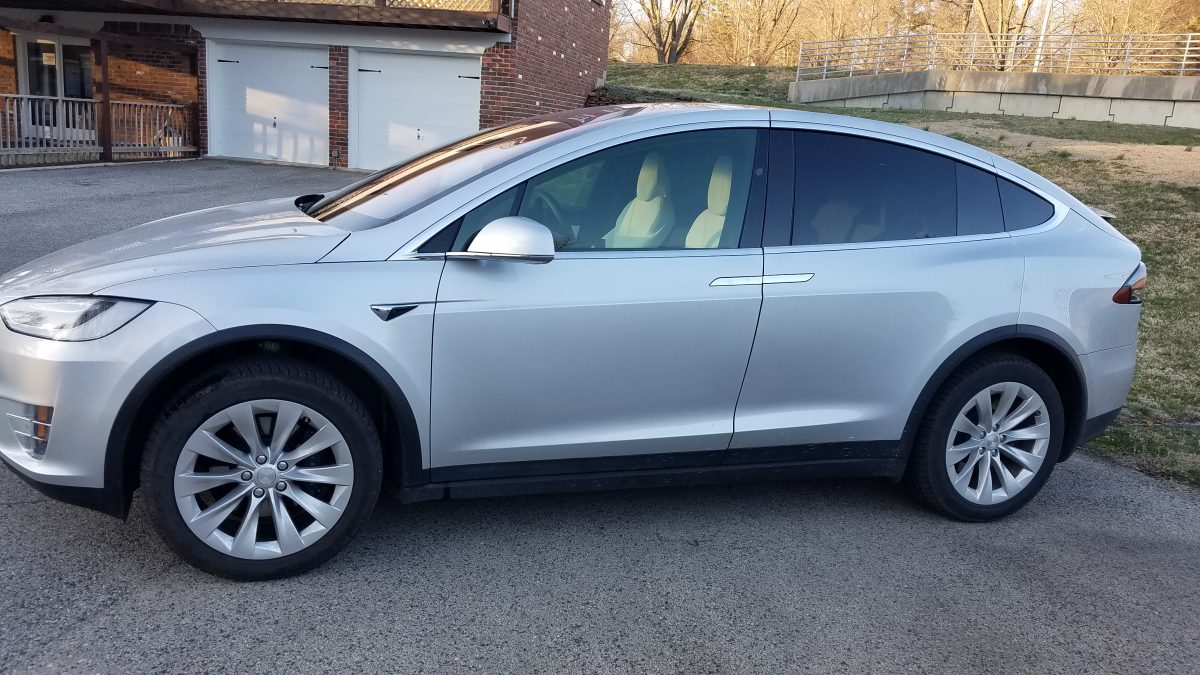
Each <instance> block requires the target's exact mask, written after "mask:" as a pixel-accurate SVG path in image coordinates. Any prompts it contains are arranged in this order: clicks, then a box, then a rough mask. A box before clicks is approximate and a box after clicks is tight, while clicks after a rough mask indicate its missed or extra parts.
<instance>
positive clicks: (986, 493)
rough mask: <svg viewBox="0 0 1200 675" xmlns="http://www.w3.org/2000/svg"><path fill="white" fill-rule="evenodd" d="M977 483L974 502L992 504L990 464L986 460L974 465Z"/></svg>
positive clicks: (989, 461) (988, 460)
mask: <svg viewBox="0 0 1200 675" xmlns="http://www.w3.org/2000/svg"><path fill="white" fill-rule="evenodd" d="M975 471H976V476H977V479H978V480H977V481H976V483H975V495H976V499H975V501H976V502H977V503H979V504H984V505H987V504H991V503H992V462H991V459H990V455H989V458H988V459H985V460H982V461H980V462H978V463H976V464H975Z"/></svg>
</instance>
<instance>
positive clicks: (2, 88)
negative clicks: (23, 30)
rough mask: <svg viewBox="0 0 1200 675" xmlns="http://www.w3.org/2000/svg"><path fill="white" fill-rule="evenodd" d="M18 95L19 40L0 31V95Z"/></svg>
mask: <svg viewBox="0 0 1200 675" xmlns="http://www.w3.org/2000/svg"><path fill="white" fill-rule="evenodd" d="M15 93H17V40H16V38H15V37H14V36H13V34H12V33H9V32H8V31H3V30H0V94H15Z"/></svg>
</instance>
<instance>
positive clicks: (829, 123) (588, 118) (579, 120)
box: [538, 102, 995, 165]
mask: <svg viewBox="0 0 1200 675" xmlns="http://www.w3.org/2000/svg"><path fill="white" fill-rule="evenodd" d="M538 119H544V120H547V121H555V122H564V121H565V122H570V123H571V124H573V125H576V126H578V127H579V131H582V132H586V131H590V130H599V129H600V128H604V127H607V128H609V129H610V130H615V129H613V127H632V128H651V127H662V126H670V125H673V124H688V123H692V122H710V121H718V120H719V121H750V120H757V121H769V122H770V123H771V124H772V125H776V124H785V125H788V126H791V125H804V126H812V127H819V128H825V129H828V130H830V131H838V130H842V131H849V132H865V133H867V134H871V135H878V136H884V137H891V138H893V139H896V140H907V141H913V142H916V143H921V144H924V145H927V146H933V147H935V148H939V149H942V150H946V151H949V152H952V153H955V154H958V155H962V156H965V157H969V158H971V159H974V160H975V161H978V162H983V163H985V164H990V165H995V161H994V160H995V155H993V154H992V153H990V152H988V151H986V150H983V149H982V148H979V147H976V146H974V145H971V144H970V143H964V142H962V141H958V140H955V139H953V138H949V137H947V136H942V135H941V134H935V133H931V132H928V131H923V130H920V129H914V128H913V127H909V126H905V125H903V124H893V123H891V122H881V121H879V120H872V119H867V118H864V117H855V116H851V115H838V114H833V113H820V112H809V111H805V110H790V109H786V108H768V107H763V106H751V105H739V104H732V103H704V102H700V103H691V102H689V103H682V102H680V103H625V104H619V105H611V106H597V107H592V108H581V109H578V110H571V111H567V112H562V113H552V114H550V115H544V116H542V117H540V118H538Z"/></svg>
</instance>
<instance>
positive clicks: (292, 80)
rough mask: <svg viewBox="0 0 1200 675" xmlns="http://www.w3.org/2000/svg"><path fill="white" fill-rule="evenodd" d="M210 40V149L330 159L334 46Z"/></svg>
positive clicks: (319, 160) (281, 157)
mask: <svg viewBox="0 0 1200 675" xmlns="http://www.w3.org/2000/svg"><path fill="white" fill-rule="evenodd" d="M210 44H211V46H210V50H211V51H212V52H213V56H212V57H211V59H210V61H209V65H210V66H211V67H210V69H209V71H208V81H209V87H210V88H211V91H210V92H209V113H208V119H209V153H210V154H213V155H223V156H226V157H248V158H251V159H273V160H279V161H284V162H300V163H303V164H322V165H324V164H328V163H329V51H328V49H327V48H325V47H316V48H313V47H285V46H274V45H249V44H239V43H221V42H214V43H210Z"/></svg>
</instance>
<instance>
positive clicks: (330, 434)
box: [280, 424, 342, 464]
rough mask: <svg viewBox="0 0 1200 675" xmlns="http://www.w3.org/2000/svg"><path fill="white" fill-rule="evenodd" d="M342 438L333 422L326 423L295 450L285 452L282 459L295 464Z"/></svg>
mask: <svg viewBox="0 0 1200 675" xmlns="http://www.w3.org/2000/svg"><path fill="white" fill-rule="evenodd" d="M341 440H342V435H341V434H340V433H338V430H337V429H336V428H334V426H333V425H332V424H326V425H325V426H323V427H321V428H320V429H318V430H317V433H315V434H313V435H312V438H309V439H308V440H307V441H304V442H303V443H301V444H300V445H299V446H298V447H297V448H296V449H295V450H292V451H291V452H285V453H284V454H283V455H282V456H281V457H280V459H283V460H287V461H288V462H290V463H292V464H295V463H296V462H299V461H301V460H303V459H305V458H306V457H311V456H313V455H315V454H317V453H318V452H320V451H322V450H324V449H326V448H328V447H329V446H331V445H333V444H334V443H338V442H340V441H341Z"/></svg>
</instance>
